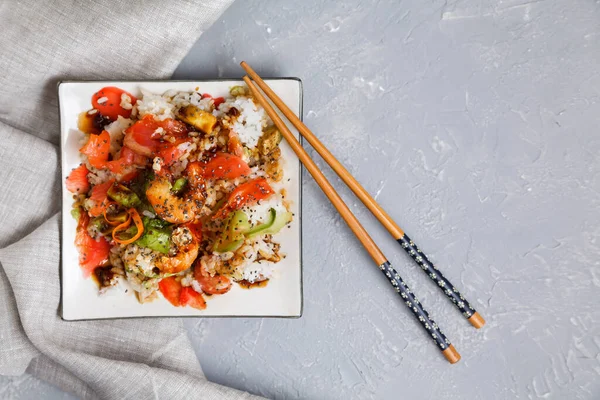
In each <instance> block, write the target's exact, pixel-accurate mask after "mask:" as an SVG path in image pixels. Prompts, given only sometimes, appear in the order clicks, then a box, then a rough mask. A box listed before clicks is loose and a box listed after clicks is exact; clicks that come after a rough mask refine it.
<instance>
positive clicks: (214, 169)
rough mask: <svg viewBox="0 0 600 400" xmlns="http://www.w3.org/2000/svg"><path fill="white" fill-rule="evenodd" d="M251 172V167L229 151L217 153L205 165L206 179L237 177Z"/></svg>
mask: <svg viewBox="0 0 600 400" xmlns="http://www.w3.org/2000/svg"><path fill="white" fill-rule="evenodd" d="M249 174H250V167H249V166H248V164H246V162H245V161H244V160H242V159H241V158H240V157H238V156H235V155H233V154H229V153H216V154H215V156H214V157H213V158H211V159H210V161H208V162H207V163H206V165H205V166H204V174H203V176H204V178H206V179H235V178H237V177H240V176H243V175H249Z"/></svg>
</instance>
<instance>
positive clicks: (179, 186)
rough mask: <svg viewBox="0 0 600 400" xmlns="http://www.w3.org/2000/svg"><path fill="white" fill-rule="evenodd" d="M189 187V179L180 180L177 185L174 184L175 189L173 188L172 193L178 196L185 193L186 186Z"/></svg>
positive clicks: (176, 182)
mask: <svg viewBox="0 0 600 400" xmlns="http://www.w3.org/2000/svg"><path fill="white" fill-rule="evenodd" d="M186 185H187V179H185V178H183V177H182V178H178V179H177V180H176V181H175V183H173V187H172V188H171V192H173V193H175V194H177V193H180V192H182V191H183V189H185V186H186Z"/></svg>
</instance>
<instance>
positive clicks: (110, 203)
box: [102, 201, 121, 226]
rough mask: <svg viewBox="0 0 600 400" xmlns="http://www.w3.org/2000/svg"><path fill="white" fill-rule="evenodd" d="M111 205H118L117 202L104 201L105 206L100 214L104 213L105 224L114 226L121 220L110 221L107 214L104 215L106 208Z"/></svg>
mask: <svg viewBox="0 0 600 400" xmlns="http://www.w3.org/2000/svg"><path fill="white" fill-rule="evenodd" d="M112 205H118V203H117V202H115V201H109V202H108V203H106V207H105V208H104V212H102V215H104V220H105V221H106V223H107V224H109V225H112V226H115V225H119V224H121V222H119V221H111V220H110V219H109V218H108V216H107V215H106V212H107V211H108V209H109V208H110V206H112Z"/></svg>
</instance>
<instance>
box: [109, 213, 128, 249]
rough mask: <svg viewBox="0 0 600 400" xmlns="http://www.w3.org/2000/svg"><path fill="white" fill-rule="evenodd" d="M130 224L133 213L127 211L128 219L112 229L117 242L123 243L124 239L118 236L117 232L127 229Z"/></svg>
mask: <svg viewBox="0 0 600 400" xmlns="http://www.w3.org/2000/svg"><path fill="white" fill-rule="evenodd" d="M129 225H131V214H129V213H127V221H125V222H123V223H122V224H120V225H117V226H116V227H115V229H113V231H112V237H113V239H114V241H115V242H117V243H122V241H121V240H120V239H118V238H117V236H116V234H117V232H120V231H124V230H125V229H127V228H129Z"/></svg>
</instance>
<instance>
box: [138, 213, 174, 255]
mask: <svg viewBox="0 0 600 400" xmlns="http://www.w3.org/2000/svg"><path fill="white" fill-rule="evenodd" d="M143 223H144V234H143V235H142V237H141V238H139V239H138V240H137V241H136V242H135V243H136V244H137V245H139V246H142V247H147V248H149V249H152V250H154V251H158V252H161V253H163V254H169V249H170V248H171V233H172V232H173V228H172V226H171V224H169V223H168V222H166V221H163V220H161V219H160V218H148V217H144V218H143Z"/></svg>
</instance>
